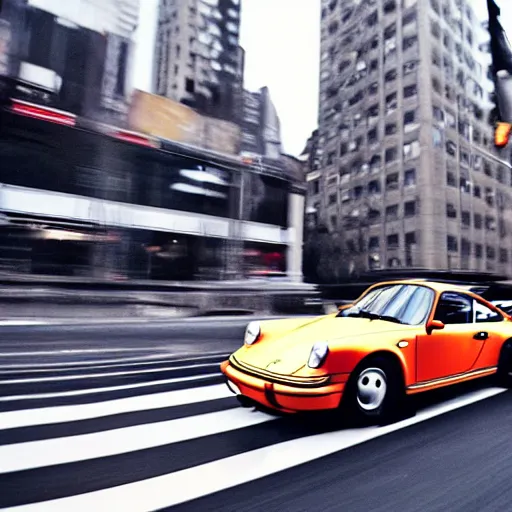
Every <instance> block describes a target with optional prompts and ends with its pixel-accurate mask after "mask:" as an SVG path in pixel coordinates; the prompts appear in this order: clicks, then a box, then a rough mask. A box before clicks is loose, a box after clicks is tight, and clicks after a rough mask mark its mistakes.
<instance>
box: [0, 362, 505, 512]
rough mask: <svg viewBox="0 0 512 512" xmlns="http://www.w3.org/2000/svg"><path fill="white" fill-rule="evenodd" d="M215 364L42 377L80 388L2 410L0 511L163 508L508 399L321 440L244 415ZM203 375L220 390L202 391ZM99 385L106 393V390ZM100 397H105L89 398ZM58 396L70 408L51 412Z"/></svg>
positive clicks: (476, 394) (475, 395)
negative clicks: (453, 413)
mask: <svg viewBox="0 0 512 512" xmlns="http://www.w3.org/2000/svg"><path fill="white" fill-rule="evenodd" d="M222 356H223V355H222V354H215V355H211V356H200V357H198V358H196V359H195V360H193V359H191V358H185V359H181V360H179V359H176V360H171V359H169V358H167V359H165V360H163V359H162V360H156V361H144V362H143V361H140V363H141V364H140V365H139V366H137V363H136V362H134V361H131V362H130V363H129V365H123V364H122V363H120V362H112V363H111V364H109V363H105V362H99V363H98V364H96V365H92V366H91V365H89V366H87V365H78V364H77V365H76V366H75V367H73V368H68V370H69V373H66V375H65V379H61V378H59V373H60V371H61V370H62V369H59V368H55V369H54V371H53V373H52V371H49V372H45V373H44V376H45V377H46V379H47V380H46V381H44V380H42V383H41V385H43V383H46V385H52V386H54V385H57V386H59V385H62V384H63V382H64V383H66V386H67V385H68V384H69V383H71V384H73V385H77V386H79V387H80V389H68V388H66V390H65V391H59V390H58V389H57V390H55V391H53V392H42V393H41V392H39V389H38V387H37V386H36V387H31V388H30V392H27V393H25V394H23V395H17V394H13V395H12V396H11V397H8V398H12V399H11V400H7V401H6V400H4V401H3V402H1V401H0V489H1V490H2V492H0V509H1V510H12V511H19V512H22V511H26V512H32V511H50V512H51V511H56V512H60V511H62V512H69V511H70V510H72V511H73V512H81V511H84V512H85V511H87V512H89V511H91V510H94V511H103V510H105V511H110V510H123V511H127V512H131V511H133V512H149V511H152V510H158V509H163V508H166V507H170V506H173V505H178V504H180V503H185V502H188V501H191V500H194V499H197V498H200V497H203V496H207V495H209V494H212V493H215V492H218V491H222V490H225V489H229V488H232V487H234V486H237V485H241V484H244V483H247V482H251V481H254V480H256V479H258V478H262V477H265V476H267V475H271V474H274V473H277V472H279V471H283V470H286V469H289V468H292V467H294V466H297V465H300V464H304V463H307V462H310V461H313V460H315V459H318V458H320V457H324V456H326V455H329V454H332V453H335V452H338V451H341V450H344V449H346V448H349V447H351V446H354V445H357V444H360V443H364V442H365V441H368V440H371V439H374V438H377V437H379V436H383V435H386V434H388V433H390V432H394V431H397V430H399V429H402V428H406V427H408V426H411V425H414V424H417V423H419V422H422V421H426V420H428V419H430V418H433V417H435V416H438V415H441V414H444V413H446V412H449V411H452V410H455V409H457V408H461V407H464V406H466V405H469V404H472V403H475V402H478V401H480V400H484V399H486V398H490V397H492V396H496V395H498V394H500V393H502V392H504V391H505V390H504V389H502V388H494V387H493V388H489V387H486V388H483V389H477V390H473V391H471V392H467V393H465V394H464V395H461V396H458V397H456V398H453V399H451V400H448V401H445V402H442V403H436V404H434V405H431V406H429V407H426V408H424V409H423V410H420V411H418V413H417V414H416V416H414V417H412V418H408V419H406V420H403V421H401V422H398V423H395V424H393V425H389V426H386V427H368V428H358V429H342V430H335V431H329V429H328V428H325V429H323V431H322V428H321V427H322V426H321V425H320V426H319V425H316V426H314V427H312V426H311V424H309V423H301V422H300V421H299V420H298V419H297V421H295V420H294V419H293V418H282V417H280V416H278V415H272V414H269V413H266V412H263V411H257V410H254V409H248V408H242V407H240V406H239V405H238V403H237V401H236V399H235V397H234V396H233V395H232V394H231V393H230V392H229V390H228V389H227V386H225V384H224V383H223V382H222V376H221V375H220V372H219V371H218V370H217V371H216V372H209V373H204V372H205V371H207V370H210V369H211V368H210V366H211V365H214V366H215V365H217V368H218V364H219V363H220V361H222V359H223V357H222ZM208 358H210V359H208ZM137 369H138V370H137ZM148 370H149V371H148ZM19 371H20V372H21V374H20V376H19V378H18V376H17V375H16V373H15V372H13V371H12V368H11V369H4V370H2V369H1V368H0V382H1V383H2V387H4V386H7V387H9V386H14V387H16V386H22V387H23V386H32V385H33V382H32V381H34V380H36V381H37V377H35V376H34V375H33V374H30V375H29V376H27V375H26V374H25V373H23V372H26V371H29V372H30V369H27V368H25V367H23V368H19ZM190 373H192V375H189V374H190ZM153 374H155V376H153ZM162 376H165V378H161V377H162ZM118 378H121V379H123V382H124V383H123V384H122V385H115V382H116V379H118ZM201 378H206V379H211V378H213V379H216V381H214V382H211V381H208V380H206V381H205V383H204V384H203V383H202V382H201V381H200V379H201ZM87 379H90V385H94V386H96V387H85V388H84V387H83V384H84V382H85V384H86V385H89V382H88V380H87ZM126 379H127V380H126ZM137 379H143V380H144V382H137ZM151 379H157V380H151ZM186 379H189V380H188V381H187V380H186ZM190 379H196V380H199V384H200V385H197V386H195V387H190V386H191V385H192V384H191V383H192V382H194V381H193V380H190ZM103 380H106V381H108V382H110V384H111V385H108V386H104V385H103V384H104V382H103ZM151 385H155V386H156V388H155V389H154V390H152V392H147V393H146V391H147V390H146V391H144V393H146V394H142V391H141V389H143V387H144V386H145V387H148V386H151ZM137 386H139V387H137ZM183 386H184V387H183ZM27 389H28V388H27ZM98 390H101V391H98ZM100 392H101V393H103V395H101V398H99V399H94V397H95V396H96V395H97V394H98V393H100ZM120 393H121V396H119V394H120ZM124 393H128V394H127V395H126V396H124V395H123V394H124ZM83 395H87V399H89V398H90V397H91V396H92V401H88V402H87V401H86V402H83V401H82V398H84V397H83ZM19 396H22V397H23V399H20V398H19ZM4 398H5V397H4ZM63 399H65V400H67V401H68V402H66V403H64V404H62V403H58V401H60V400H63ZM56 401H57V402H56ZM2 407H5V408H3V409H2Z"/></svg>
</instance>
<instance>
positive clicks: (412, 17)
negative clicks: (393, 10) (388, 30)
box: [402, 10, 418, 27]
mask: <svg viewBox="0 0 512 512" xmlns="http://www.w3.org/2000/svg"><path fill="white" fill-rule="evenodd" d="M417 18H418V15H417V13H416V11H415V10H414V11H411V12H409V13H407V14H406V15H404V17H403V18H402V26H404V27H405V26H407V25H409V24H410V23H414V22H415V21H416V20H417Z"/></svg>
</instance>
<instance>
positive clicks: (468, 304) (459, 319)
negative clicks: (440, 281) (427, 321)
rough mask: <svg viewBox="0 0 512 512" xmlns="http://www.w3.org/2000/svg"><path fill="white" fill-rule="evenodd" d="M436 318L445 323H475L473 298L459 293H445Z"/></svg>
mask: <svg viewBox="0 0 512 512" xmlns="http://www.w3.org/2000/svg"><path fill="white" fill-rule="evenodd" d="M434 320H440V321H441V322H443V323H444V324H445V325H460V324H471V323H473V299H471V298H470V297H466V296H464V295H461V294H459V293H443V294H442V295H441V298H440V299H439V303H438V304H437V308H436V312H435V315H434Z"/></svg>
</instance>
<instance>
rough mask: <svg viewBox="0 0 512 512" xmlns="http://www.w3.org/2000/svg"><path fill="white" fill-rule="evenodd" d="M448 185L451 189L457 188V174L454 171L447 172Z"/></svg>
mask: <svg viewBox="0 0 512 512" xmlns="http://www.w3.org/2000/svg"><path fill="white" fill-rule="evenodd" d="M446 184H447V185H448V186H449V187H456V186H457V180H456V179H455V173H454V172H453V171H447V172H446Z"/></svg>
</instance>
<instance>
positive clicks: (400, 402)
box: [342, 356, 406, 425]
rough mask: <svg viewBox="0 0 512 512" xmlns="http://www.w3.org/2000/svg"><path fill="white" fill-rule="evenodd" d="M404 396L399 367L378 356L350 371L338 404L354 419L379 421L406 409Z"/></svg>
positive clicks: (385, 422) (397, 417)
mask: <svg viewBox="0 0 512 512" xmlns="http://www.w3.org/2000/svg"><path fill="white" fill-rule="evenodd" d="M405 398H406V396H405V389H404V384H403V378H402V373H401V369H400V368H399V367H398V365H397V364H396V363H395V362H394V361H392V360H391V359H390V358H387V357H382V356H378V357H375V358H372V359H369V360H367V361H364V362H363V363H362V364H361V365H360V366H359V367H358V368H357V369H356V371H355V372H354V373H353V374H352V375H351V377H350V379H349V382H348V384H347V388H346V391H345V394H344V400H343V404H342V408H343V409H344V411H343V413H344V414H348V415H350V416H352V417H354V419H356V420H359V421H361V420H362V421H363V422H364V423H377V424H381V425H382V424H387V423H390V422H393V421H396V420H398V419H400V417H401V415H402V414H404V413H405V412H406V408H405Z"/></svg>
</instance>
